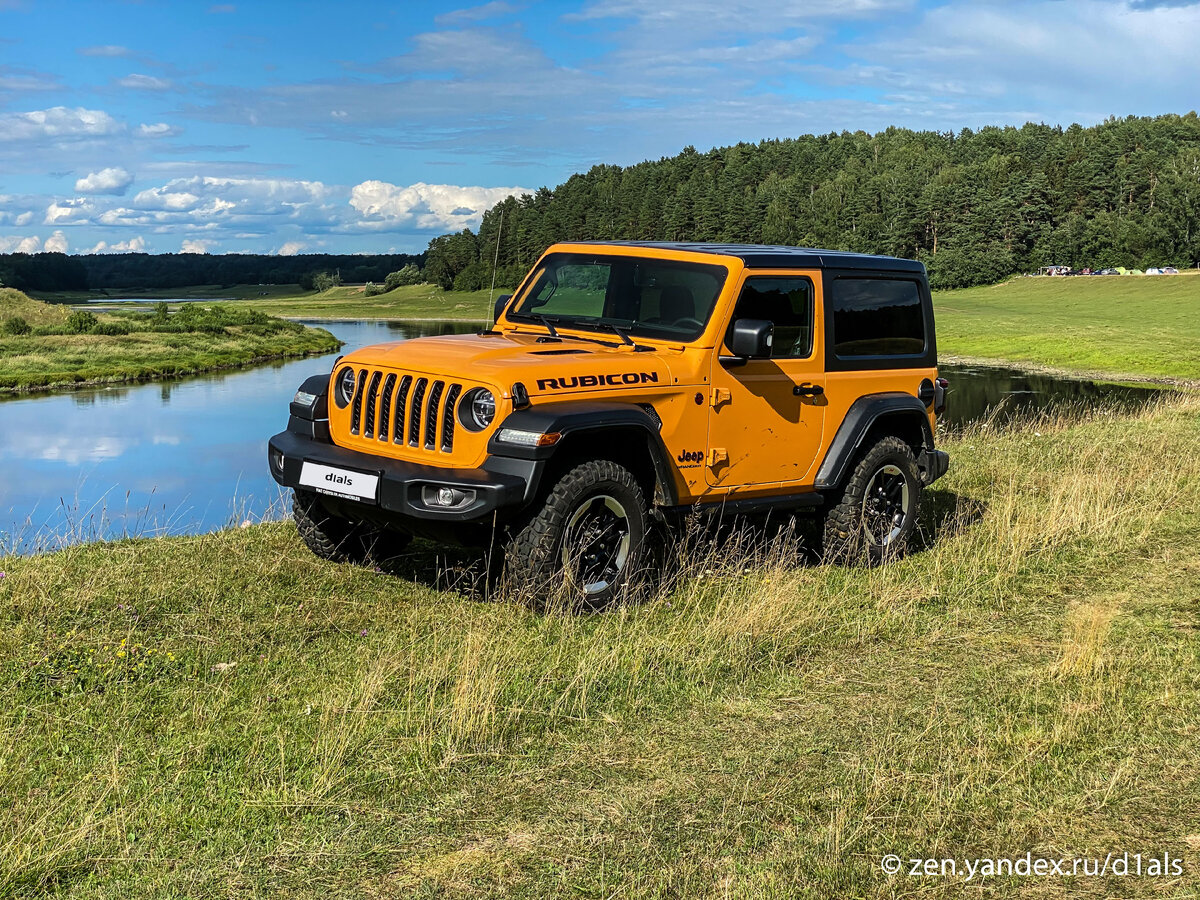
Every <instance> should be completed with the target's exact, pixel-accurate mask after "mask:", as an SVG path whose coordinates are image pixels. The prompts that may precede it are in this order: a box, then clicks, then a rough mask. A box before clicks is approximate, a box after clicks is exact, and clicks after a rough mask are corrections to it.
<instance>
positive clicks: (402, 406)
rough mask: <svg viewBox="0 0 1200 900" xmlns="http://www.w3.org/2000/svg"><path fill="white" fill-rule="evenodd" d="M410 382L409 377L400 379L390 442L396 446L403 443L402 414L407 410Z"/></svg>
mask: <svg viewBox="0 0 1200 900" xmlns="http://www.w3.org/2000/svg"><path fill="white" fill-rule="evenodd" d="M412 381H413V378H412V376H411V375H405V376H404V377H403V378H401V379H400V394H399V396H397V397H396V418H395V420H394V421H395V423H396V424H395V425H393V426H392V435H393V437H392V440H393V441H394V442H396V443H397V444H403V443H404V413H405V412H406V411H407V410H408V392H409V391H410V390H412Z"/></svg>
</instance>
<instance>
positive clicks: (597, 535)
mask: <svg viewBox="0 0 1200 900" xmlns="http://www.w3.org/2000/svg"><path fill="white" fill-rule="evenodd" d="M647 524H648V516H647V513H646V500H645V496H644V495H643V493H642V489H641V487H640V486H639V485H638V483H637V480H636V479H635V478H634V477H633V475H632V474H630V472H629V470H628V469H625V468H624V467H623V466H620V465H617V464H616V463H614V462H610V461H608V460H592V461H590V462H586V463H582V464H581V465H578V466H576V467H575V468H573V469H571V470H570V471H568V472H567V473H566V474H565V475H563V476H562V477H561V478H560V479H559V480H558V482H557V483H556V484H555V485H554V487H553V488H552V489H551V490H550V493H549V494H548V495H547V496H546V499H545V501H544V502H543V503H542V505H541V507H540V508H539V509H538V510H537V511H536V512H535V513H533V514H532V515H531V516H530V517H528V518H527V519H526V520H525V521H524V522H523V523H522V524H521V526H520V527H519V528H518V529H517V531H516V533H515V534H514V536H513V538H512V540H511V541H510V542H509V544H508V547H507V548H506V552H505V557H506V559H505V562H506V566H507V572H508V577H509V580H510V582H511V583H512V584H513V585H514V586H515V587H517V588H518V589H519V590H521V591H523V592H525V593H526V594H527V595H528V599H530V600H531V601H533V602H534V603H535V604H537V605H542V604H544V603H545V602H546V601H547V600H549V599H550V598H551V597H552V596H553V595H555V594H557V593H558V592H559V591H560V590H563V589H565V591H566V594H567V600H568V602H569V603H570V604H571V605H581V606H585V607H588V608H592V609H599V608H601V607H604V606H606V605H608V604H610V603H612V602H613V601H614V600H616V599H618V598H619V597H621V596H623V595H624V594H625V593H627V592H628V591H629V589H630V588H631V587H632V586H633V585H634V583H635V582H636V581H637V578H638V575H639V573H640V570H641V560H642V555H643V551H644V548H645V544H646V528H647Z"/></svg>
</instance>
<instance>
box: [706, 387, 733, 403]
mask: <svg viewBox="0 0 1200 900" xmlns="http://www.w3.org/2000/svg"><path fill="white" fill-rule="evenodd" d="M732 401H733V394H731V393H730V392H729V388H723V387H715V388H713V389H712V398H711V401H710V402H711V403H712V405H713V406H714V407H717V406H720V405H721V404H722V403H731V402H732Z"/></svg>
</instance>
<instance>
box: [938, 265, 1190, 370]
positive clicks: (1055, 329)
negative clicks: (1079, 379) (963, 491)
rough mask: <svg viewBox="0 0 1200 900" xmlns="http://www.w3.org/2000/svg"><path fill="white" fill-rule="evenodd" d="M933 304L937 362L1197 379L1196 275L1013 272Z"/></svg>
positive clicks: (940, 295) (941, 297) (945, 294)
mask: <svg viewBox="0 0 1200 900" xmlns="http://www.w3.org/2000/svg"><path fill="white" fill-rule="evenodd" d="M934 306H935V309H936V314H937V328H938V350H939V355H940V356H941V357H942V358H943V359H946V358H947V357H951V356H960V357H976V358H980V359H988V360H996V361H1004V362H1011V363H1014V364H1017V365H1036V366H1049V367H1053V368H1059V369H1065V370H1068V371H1073V372H1086V373H1091V372H1096V373H1107V374H1110V375H1119V374H1140V375H1148V376H1153V377H1158V378H1178V379H1187V380H1191V381H1200V274H1196V273H1188V274H1184V275H1170V276H1140V277H1139V276H1107V277H1076V278H1017V279H1013V280H1011V281H1006V282H1003V283H1001V284H996V285H990V286H988V287H977V288H968V289H966V290H961V291H945V292H940V293H937V294H935V295H934Z"/></svg>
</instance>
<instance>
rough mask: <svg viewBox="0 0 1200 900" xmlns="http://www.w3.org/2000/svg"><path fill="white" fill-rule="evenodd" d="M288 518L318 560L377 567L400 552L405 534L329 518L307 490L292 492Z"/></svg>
mask: <svg viewBox="0 0 1200 900" xmlns="http://www.w3.org/2000/svg"><path fill="white" fill-rule="evenodd" d="M292 518H293V519H294V520H295V522H296V530H297V531H298V532H299V533H300V539H301V540H303V541H304V544H305V546H306V547H308V549H309V550H311V551H312V552H313V553H314V554H315V555H317V556H319V557H321V559H327V560H330V561H331V562H351V563H358V564H359V565H377V564H379V563H381V562H384V561H385V560H387V559H389V558H391V557H392V556H395V555H396V554H398V553H399V552H400V551H401V550H403V549H404V548H405V547H406V546H407V545H408V543H409V541H411V540H412V538H411V537H410V536H409V535H406V534H400V533H399V532H393V531H384V530H383V529H380V528H375V527H372V526H369V525H364V524H362V523H360V522H351V521H349V520H348V519H342V518H339V517H338V516H334V515H331V514H330V513H329V512H328V511H327V510H326V509H325V506H324V504H322V503H321V498H320V497H319V496H317V495H316V494H314V493H312V492H310V491H293V492H292Z"/></svg>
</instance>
